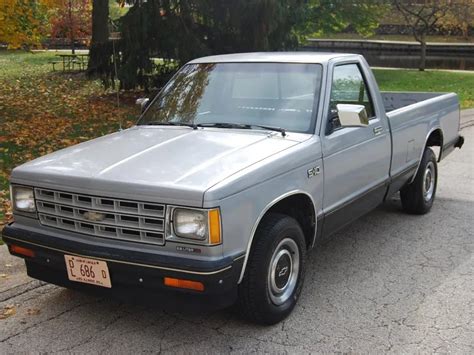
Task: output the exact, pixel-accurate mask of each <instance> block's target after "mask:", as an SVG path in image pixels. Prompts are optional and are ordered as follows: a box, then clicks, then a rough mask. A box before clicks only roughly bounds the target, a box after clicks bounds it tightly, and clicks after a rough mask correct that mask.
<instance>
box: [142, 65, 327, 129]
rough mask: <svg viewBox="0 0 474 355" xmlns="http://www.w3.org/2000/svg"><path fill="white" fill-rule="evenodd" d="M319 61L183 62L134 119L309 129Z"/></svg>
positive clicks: (144, 122)
mask: <svg viewBox="0 0 474 355" xmlns="http://www.w3.org/2000/svg"><path fill="white" fill-rule="evenodd" d="M321 71H322V69H321V65H319V64H300V63H209V64H188V65H186V66H184V67H183V68H182V69H181V70H180V71H179V72H178V73H177V74H176V75H175V76H174V77H173V79H171V81H170V82H169V83H168V84H167V85H166V86H165V87H164V89H163V90H162V91H161V92H160V93H159V94H158V96H157V97H156V98H155V99H154V100H153V102H152V103H151V105H150V107H149V108H148V109H147V110H146V112H145V113H144V114H143V116H142V117H141V119H140V120H139V122H138V124H139V125H152V124H192V125H200V124H203V125H206V124H213V123H219V124H222V123H230V124H241V125H249V126H251V125H260V126H269V127H280V128H283V129H285V130H288V131H294V132H310V131H311V130H312V129H313V127H314V122H313V120H314V119H313V110H315V109H316V108H317V101H318V100H319V91H320V87H321Z"/></svg>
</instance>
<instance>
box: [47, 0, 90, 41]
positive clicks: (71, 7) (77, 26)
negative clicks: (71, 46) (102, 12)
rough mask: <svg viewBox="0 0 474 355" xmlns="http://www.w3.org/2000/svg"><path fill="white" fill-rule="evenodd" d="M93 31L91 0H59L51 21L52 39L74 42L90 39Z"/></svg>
mask: <svg viewBox="0 0 474 355" xmlns="http://www.w3.org/2000/svg"><path fill="white" fill-rule="evenodd" d="M91 30H92V1H91V0H58V3H57V6H56V10H55V16H54V17H53V18H52V19H51V37H52V38H67V39H68V40H69V41H74V40H77V39H79V38H90V36H91Z"/></svg>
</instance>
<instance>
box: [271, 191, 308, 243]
mask: <svg viewBox="0 0 474 355" xmlns="http://www.w3.org/2000/svg"><path fill="white" fill-rule="evenodd" d="M267 213H282V214H286V215H288V216H291V217H293V218H294V219H296V220H297V221H298V223H299V224H300V226H301V228H302V229H303V233H304V237H305V240H306V246H307V248H310V247H311V246H312V245H313V241H314V235H315V228H316V216H315V213H314V205H313V202H312V201H311V199H310V198H309V196H307V195H305V194H295V195H291V196H289V197H286V198H284V199H283V200H281V201H278V202H277V203H276V204H275V205H273V206H272V207H271V208H270V209H269V210H268V211H267Z"/></svg>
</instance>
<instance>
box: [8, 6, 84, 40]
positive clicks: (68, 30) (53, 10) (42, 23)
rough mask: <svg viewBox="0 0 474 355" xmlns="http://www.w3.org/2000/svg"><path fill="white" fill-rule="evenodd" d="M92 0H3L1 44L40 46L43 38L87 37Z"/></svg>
mask: <svg viewBox="0 0 474 355" xmlns="http://www.w3.org/2000/svg"><path fill="white" fill-rule="evenodd" d="M91 11H92V0H0V43H6V44H7V45H8V48H11V49H16V48H20V47H27V48H35V47H40V46H41V42H42V40H43V39H45V38H47V37H50V36H51V37H55V38H58V37H59V38H66V39H69V40H71V38H75V39H77V38H87V37H90V34H91Z"/></svg>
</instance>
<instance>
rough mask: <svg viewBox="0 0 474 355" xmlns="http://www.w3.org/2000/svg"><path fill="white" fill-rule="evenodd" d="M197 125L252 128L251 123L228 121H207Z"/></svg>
mask: <svg viewBox="0 0 474 355" xmlns="http://www.w3.org/2000/svg"><path fill="white" fill-rule="evenodd" d="M196 126H197V127H217V128H237V129H250V128H251V127H250V125H248V124H243V123H228V122H205V123H198V124H196Z"/></svg>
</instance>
